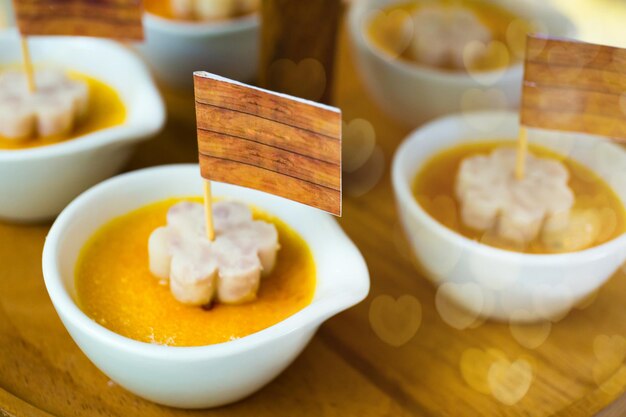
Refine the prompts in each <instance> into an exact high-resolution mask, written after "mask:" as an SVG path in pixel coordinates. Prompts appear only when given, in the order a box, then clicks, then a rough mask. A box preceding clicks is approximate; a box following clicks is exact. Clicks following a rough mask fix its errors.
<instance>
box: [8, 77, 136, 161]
mask: <svg viewBox="0 0 626 417" xmlns="http://www.w3.org/2000/svg"><path fill="white" fill-rule="evenodd" d="M0 70H1V69H0ZM67 75H68V77H69V78H71V79H74V80H80V81H82V82H84V83H86V84H87V86H88V87H89V104H88V109H87V114H86V115H85V116H84V117H83V118H81V119H79V120H78V124H77V125H76V126H75V127H74V129H73V130H72V132H71V133H70V134H69V135H63V136H61V137H59V136H52V137H33V138H32V139H27V140H13V139H8V138H3V137H2V136H1V135H0V150H16V149H28V148H35V147H38V146H46V145H52V144H55V143H59V142H63V141H66V140H70V139H76V138H79V137H81V136H84V135H86V134H88V133H93V132H96V131H98V130H102V129H108V128H110V127H113V126H117V125H120V124H122V123H124V121H125V120H126V108H125V106H124V103H123V101H122V99H121V98H120V96H119V94H118V93H117V91H115V90H114V89H113V88H111V87H109V86H108V85H107V84H105V83H103V82H102V81H99V80H97V79H96V78H93V77H90V76H89V75H85V74H82V73H80V72H76V71H70V72H68V73H67Z"/></svg>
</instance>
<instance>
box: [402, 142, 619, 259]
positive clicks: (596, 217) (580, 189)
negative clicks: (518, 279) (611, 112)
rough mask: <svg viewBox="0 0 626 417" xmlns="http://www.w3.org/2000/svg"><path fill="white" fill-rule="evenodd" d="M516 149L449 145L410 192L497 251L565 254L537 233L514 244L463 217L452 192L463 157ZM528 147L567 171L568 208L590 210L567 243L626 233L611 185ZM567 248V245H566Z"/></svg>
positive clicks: (449, 225)
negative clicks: (587, 218) (570, 204)
mask: <svg viewBox="0 0 626 417" xmlns="http://www.w3.org/2000/svg"><path fill="white" fill-rule="evenodd" d="M503 145H504V146H511V147H515V146H516V143H515V142H513V141H488V142H478V143H469V144H463V145H460V146H456V147H453V148H451V149H447V150H445V151H443V152H441V153H439V154H437V155H435V156H434V157H432V158H431V159H430V160H429V161H427V162H426V163H425V164H424V166H423V167H422V169H421V170H420V172H418V173H417V175H416V177H415V180H414V183H413V193H414V196H415V199H416V200H417V202H418V203H419V204H420V206H422V208H423V209H424V210H425V211H426V212H427V213H428V214H429V215H430V216H431V217H433V218H434V219H435V220H437V221H438V222H439V223H441V224H443V225H444V226H446V227H447V228H449V229H451V230H453V231H455V232H457V233H460V234H461V235H463V236H465V237H467V238H469V239H472V240H475V241H480V242H482V243H484V244H487V245H490V246H494V247H498V248H501V249H507V250H513V251H518V252H525V253H534V254H546V253H554V252H569V251H572V250H567V247H561V248H554V247H549V246H548V245H547V244H546V242H545V241H544V240H542V239H541V237H537V238H535V239H534V240H533V241H531V242H529V243H528V244H527V245H526V246H525V247H518V246H513V245H512V244H511V243H510V242H505V241H503V240H501V239H499V238H498V237H497V236H495V234H494V233H490V232H481V231H478V230H474V229H472V228H470V227H468V226H466V225H465V224H463V221H462V219H461V215H460V205H459V203H458V200H457V199H456V196H455V191H454V186H455V180H456V176H457V172H458V170H459V165H460V164H461V161H462V160H463V159H465V158H467V157H471V156H474V155H479V154H482V155H487V154H489V153H491V152H492V151H493V150H494V149H495V148H497V147H501V146H503ZM529 150H530V151H531V152H532V153H533V154H534V155H536V156H539V157H545V158H554V159H556V160H558V161H560V162H561V163H563V164H564V165H565V167H566V168H567V170H568V171H569V183H568V185H569V187H570V188H571V190H572V191H573V193H574V197H575V201H574V206H573V207H572V211H573V212H574V211H578V212H586V213H593V217H591V219H592V220H593V224H591V223H590V224H582V225H581V226H582V227H581V228H580V230H579V232H580V233H579V234H577V235H575V236H572V237H571V239H574V240H575V239H578V241H577V242H571V241H570V242H565V243H566V244H568V245H572V244H576V243H578V242H580V241H588V242H589V243H588V244H587V245H586V246H585V247H581V248H579V249H576V250H580V249H585V248H587V247H592V246H597V245H600V244H602V243H605V242H607V241H609V240H612V239H614V238H616V237H618V236H619V235H621V234H622V233H624V231H626V213H625V211H624V206H623V204H622V202H621V200H620V199H619V197H618V196H617V195H616V194H615V192H614V191H613V190H612V189H611V188H610V187H609V185H608V184H607V183H606V182H605V181H604V180H603V179H601V178H600V177H599V176H598V175H596V174H595V173H594V172H592V171H591V170H590V169H589V168H587V167H585V166H583V165H581V164H579V163H577V162H576V161H573V160H572V159H570V158H565V157H563V156H561V155H558V154H556V153H554V152H552V151H550V150H548V149H546V148H543V147H540V146H537V145H532V144H531V145H530V146H529ZM566 246H567V245H566Z"/></svg>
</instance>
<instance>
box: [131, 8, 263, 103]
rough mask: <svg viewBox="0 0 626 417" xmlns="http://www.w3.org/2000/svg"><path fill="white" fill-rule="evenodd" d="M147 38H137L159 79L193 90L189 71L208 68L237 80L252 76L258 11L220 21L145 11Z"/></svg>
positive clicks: (191, 73)
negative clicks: (192, 18)
mask: <svg viewBox="0 0 626 417" xmlns="http://www.w3.org/2000/svg"><path fill="white" fill-rule="evenodd" d="M143 22H144V30H145V36H146V38H145V41H144V42H143V43H138V44H136V46H135V47H136V48H137V50H138V51H139V53H140V54H141V55H142V56H143V57H144V58H145V60H146V61H147V62H148V65H149V66H150V68H151V69H152V71H153V73H154V74H155V76H156V78H157V81H159V83H162V84H164V85H165V86H167V87H169V88H172V89H177V90H187V91H191V90H192V88H193V72H194V71H208V72H212V73H215V74H219V75H222V76H224V77H227V78H232V79H235V80H238V81H252V80H254V79H255V78H256V75H257V70H258V61H259V56H258V55H259V30H260V23H259V22H260V18H259V14H258V13H253V14H250V15H246V16H241V17H234V18H232V19H228V20H224V21H219V22H188V21H183V20H172V19H166V18H163V17H160V16H157V15H154V14H151V13H148V12H146V13H145V14H144V21H143Z"/></svg>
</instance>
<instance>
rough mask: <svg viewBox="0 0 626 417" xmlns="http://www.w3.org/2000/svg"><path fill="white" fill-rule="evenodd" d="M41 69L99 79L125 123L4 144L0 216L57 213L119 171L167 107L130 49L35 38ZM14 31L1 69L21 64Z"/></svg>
mask: <svg viewBox="0 0 626 417" xmlns="http://www.w3.org/2000/svg"><path fill="white" fill-rule="evenodd" d="M28 43H29V45H30V52H31V56H32V59H33V62H34V64H35V66H37V65H38V64H42V65H45V66H47V67H54V68H59V69H62V70H72V71H78V72H81V73H84V74H86V75H89V76H91V77H94V78H96V79H98V80H100V81H102V82H104V83H106V84H107V85H109V86H110V87H112V88H113V89H114V90H115V91H117V93H118V94H119V96H120V98H121V100H122V102H123V103H124V106H125V108H126V119H125V121H124V122H123V123H122V124H120V125H117V126H113V127H110V128H106V129H102V130H98V131H95V132H92V133H88V134H85V135H82V136H79V137H77V138H74V139H70V140H65V141H62V142H59V143H54V144H50V145H46V146H40V147H35V148H27V149H16V150H1V149H0V196H1V197H0V218H2V219H7V220H11V221H21V222H25V221H41V220H47V219H50V218H53V217H54V216H56V215H57V214H58V213H59V212H60V211H61V210H62V209H63V207H65V206H66V205H67V203H69V202H70V201H71V200H72V199H73V198H74V197H76V196H77V195H78V194H80V193H81V192H83V191H84V190H86V189H87V188H89V187H91V186H92V185H94V184H97V183H98V182H100V181H102V180H104V179H106V178H108V177H110V176H112V175H114V174H116V173H118V172H119V171H120V170H121V169H122V167H123V166H124V164H125V163H126V162H127V161H128V159H129V158H130V156H131V155H132V152H133V150H134V149H135V147H136V145H137V144H138V143H139V142H142V141H144V140H146V139H149V138H150V137H151V136H153V135H155V134H156V133H158V132H159V130H160V129H161V127H162V126H163V124H164V123H165V108H164V106H163V101H162V100H161V96H160V95H159V92H158V90H157V89H156V86H155V85H154V83H153V81H152V77H151V76H150V73H149V72H148V70H147V68H146V67H145V65H144V64H143V63H142V62H141V60H140V59H139V58H137V57H136V56H135V55H134V54H133V53H132V52H131V51H129V50H128V49H127V48H125V47H123V46H122V45H120V44H118V43H116V42H113V41H108V40H103V39H93V38H78V37H30V38H29V39H28ZM21 59H22V55H21V49H20V40H19V37H18V34H17V32H16V31H14V30H7V31H4V32H0V67H1V66H2V65H7V66H14V65H15V64H18V63H20V62H21Z"/></svg>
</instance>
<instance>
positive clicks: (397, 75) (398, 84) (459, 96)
mask: <svg viewBox="0 0 626 417" xmlns="http://www.w3.org/2000/svg"><path fill="white" fill-rule="evenodd" d="M493 2H494V3H495V4H497V5H500V6H502V7H503V8H505V9H507V10H510V11H511V12H513V13H514V14H515V15H516V16H520V17H522V18H527V19H529V20H533V21H538V22H541V24H542V25H543V26H545V29H546V30H547V33H548V34H550V35H552V36H561V37H573V36H574V35H575V33H576V29H575V27H574V25H573V23H572V22H571V21H570V20H569V19H568V18H566V17H565V16H564V15H563V14H561V13H559V12H557V11H556V10H554V9H553V8H551V7H549V6H548V5H547V4H539V3H537V2H532V4H531V3H529V2H523V1H519V0H494V1H493ZM397 3H406V1H405V0H363V1H360V2H355V3H354V5H353V6H352V8H351V9H350V13H349V17H348V24H349V34H350V39H351V43H352V50H353V53H354V56H355V58H356V63H357V68H358V70H359V73H360V75H361V78H362V79H363V81H364V83H365V86H366V88H367V89H368V91H369V92H370V94H371V95H372V96H373V97H374V99H375V100H376V102H377V103H378V105H379V106H380V107H381V108H382V109H383V110H384V111H385V112H386V113H388V114H389V115H390V116H392V117H394V118H395V119H397V120H399V121H401V122H403V123H405V124H406V125H407V126H411V127H416V126H418V125H420V124H422V123H423V122H425V121H427V120H430V119H433V118H435V117H439V116H443V115H445V114H449V113H456V112H460V111H462V110H463V104H462V103H463V99H464V94H469V95H468V96H466V97H465V100H466V103H467V104H466V106H467V107H471V108H472V109H474V110H476V108H475V106H480V110H487V109H490V110H496V109H505V108H508V109H513V108H516V107H517V106H518V104H519V100H520V85H521V81H522V76H523V65H522V63H521V62H517V63H514V64H512V65H511V66H509V67H507V68H505V69H502V70H494V71H485V72H481V73H477V75H476V76H474V77H472V76H470V75H469V74H467V73H463V72H451V71H442V70H438V69H436V68H431V67H428V66H422V65H419V64H414V63H409V62H405V61H402V60H400V59H393V58H391V57H389V56H388V55H387V54H385V52H383V51H381V50H380V49H379V48H378V47H376V46H375V45H373V44H372V42H371V40H370V39H369V36H368V35H367V28H366V24H367V21H368V16H370V15H371V14H372V13H373V12H375V11H377V10H380V9H384V8H385V7H387V6H390V5H393V4H397ZM544 3H545V2H544ZM471 89H478V90H479V91H478V92H472V91H470V90H471ZM494 90H495V91H494ZM481 96H482V97H481ZM466 110H467V108H466Z"/></svg>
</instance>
